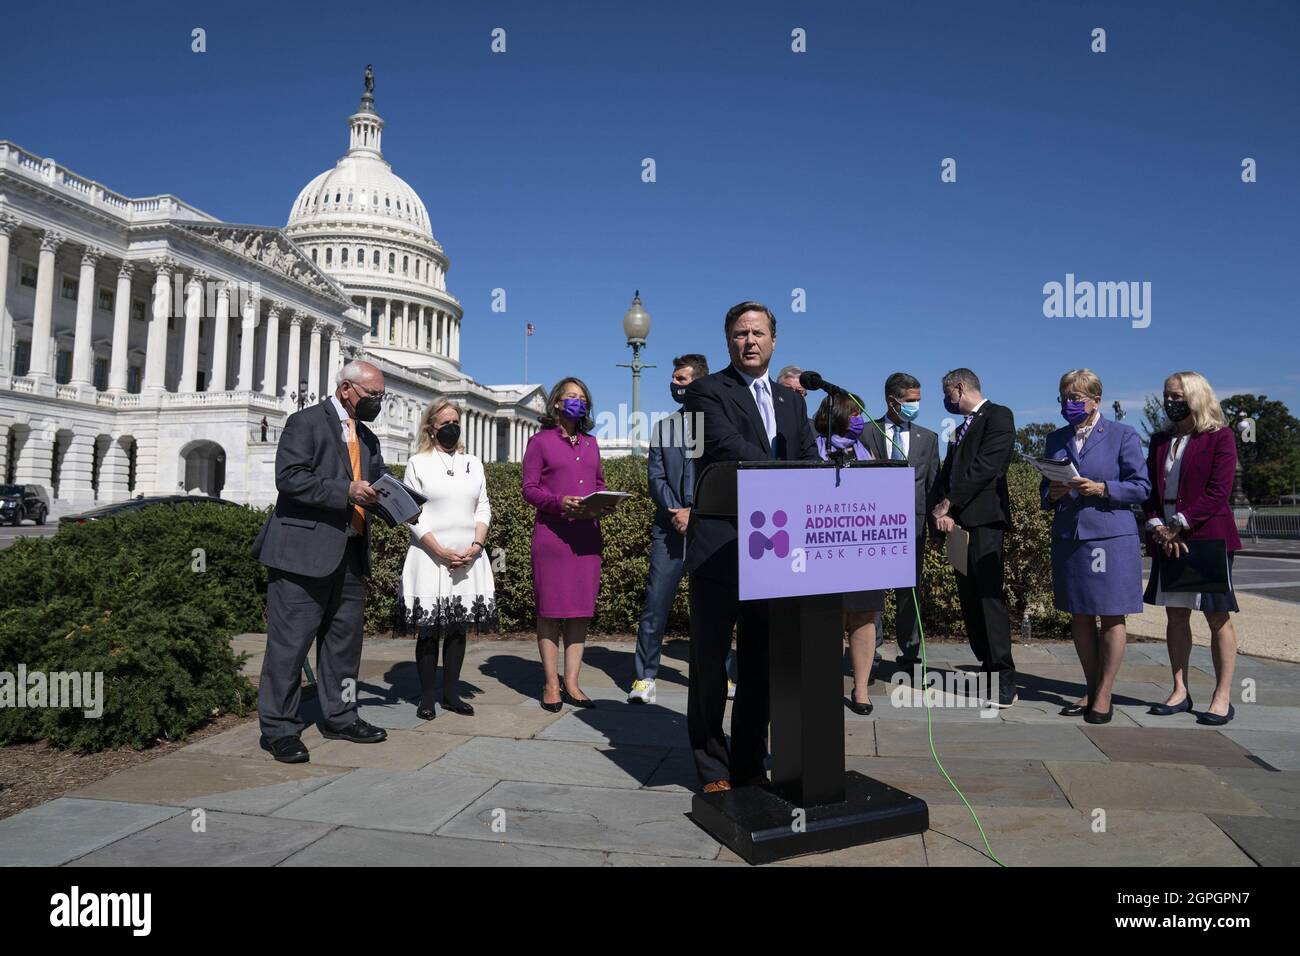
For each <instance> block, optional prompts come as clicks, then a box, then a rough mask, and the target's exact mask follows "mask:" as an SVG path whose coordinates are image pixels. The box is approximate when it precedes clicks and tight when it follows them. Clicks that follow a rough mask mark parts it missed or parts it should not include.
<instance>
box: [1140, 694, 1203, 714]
mask: <svg viewBox="0 0 1300 956" xmlns="http://www.w3.org/2000/svg"><path fill="white" fill-rule="evenodd" d="M1191 710H1192V694H1191V691H1188V692H1187V694H1186V696H1184V697H1183V702H1182V703H1181V704H1173V705H1170V704H1152V705H1151V709H1150V710H1148V711H1147V713H1148V714H1154V715H1155V716H1157V717H1168V716H1170V715H1171V714H1188V713H1191Z"/></svg>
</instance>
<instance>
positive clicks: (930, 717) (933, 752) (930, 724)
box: [828, 391, 1006, 869]
mask: <svg viewBox="0 0 1300 956" xmlns="http://www.w3.org/2000/svg"><path fill="white" fill-rule="evenodd" d="M844 394H845V395H847V396H849V398H851V399H853V403H854V404H855V405H857V406H858V408H859V409H860V410H861V411H862V414H863V415H864V416H866V419H867V421H869V422H871V424H873V425H875V426H876V430H877V431H879V432H880V434H881V436H882V437H883V438H884V439H885V441H887V442H889V443H890V444H892V445H894V447H895V448H898V450H899V451H900V452H901V451H903V449H902V447H901V446H900V445H899V444H898V443H897V442H895V441H894V440H893V439H892V438H890V437H889V435H888V434H887V433H886V432H885V430H884V429H883V428H881V427H880V422H878V421H876V420H875V419H874V418H872V417H871V413H870V412H868V411H867V410H866V408H865V407H864V406H863V404H862V403H861V402H860V401H858V397H857V396H856V395H854V394H853V393H852V392H848V391H846V392H845V393H844ZM828 444H829V442H828ZM903 459H904V460H906V459H907V455H903ZM917 537H918V539H919V537H920V534H919V533H918V535H917ZM908 590H910V591H911V592H912V606H913V607H914V608H916V629H917V630H918V631H919V632H920V634H921V701H922V703H924V704H925V730H926V734H927V735H928V736H929V738H930V756H931V757H933V758H934V765H935V766H936V767H938V768H939V772H940V773H941V774H943V779H944V780H947V781H948V786H950V787H952V789H953V792H955V793H956V794H957V796H959V797H960V798H961V802H962V803H963V804H964V805H965V806H966V809H967V811H969V812H970V816H971V819H972V820H974V821H975V828H976V829H977V830H979V832H980V839H981V840H983V841H984V849H985V850H987V851H988V856H989V859H990V860H992V861H993V862H994V863H996V864H997V865H998V866H1000V867H1003V868H1004V869H1005V868H1006V864H1005V863H1003V862H1002V861H1001V860H999V859H998V855H997V854H996V853H994V852H993V847H992V846H990V845H989V838H988V835H987V834H986V833H985V832H984V824H982V823H980V818H979V816H978V815H977V814H976V813H975V808H974V807H972V806H971V805H970V801H969V800H967V799H966V794H964V793H962V792H961V788H960V787H958V786H957V784H956V783H954V782H953V779H952V777H950V776H948V771H947V770H946V769H944V766H943V762H942V761H941V760H940V759H939V751H938V750H937V749H936V748H935V746H934V714H933V713H932V712H931V709H930V701H929V699H928V698H927V697H926V696H925V674H926V666H927V662H926V652H925V625H924V624H922V623H921V602H920V601H919V600H918V599H917V597H916V588H915V587H912V588H909V589H908ZM877 643H879V635H877Z"/></svg>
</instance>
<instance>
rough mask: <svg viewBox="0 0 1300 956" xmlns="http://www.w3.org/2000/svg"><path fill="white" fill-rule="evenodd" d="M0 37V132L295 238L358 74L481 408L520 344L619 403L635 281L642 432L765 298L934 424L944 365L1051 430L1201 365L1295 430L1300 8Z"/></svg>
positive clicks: (70, 25)
mask: <svg viewBox="0 0 1300 956" xmlns="http://www.w3.org/2000/svg"><path fill="white" fill-rule="evenodd" d="M5 21H6V30H5V33H6V34H7V36H6V39H5V48H6V56H5V59H6V71H5V72H6V76H7V77H8V81H7V87H8V95H7V96H6V97H5V98H4V100H3V103H4V105H3V107H0V138H7V139H11V140H14V141H16V142H18V143H19V144H21V145H22V146H24V147H26V148H27V149H30V150H32V151H33V152H36V153H38V154H40V155H43V156H52V157H54V158H55V159H56V160H57V161H59V162H62V163H64V164H66V165H68V166H70V167H71V168H73V169H74V170H76V171H77V172H78V173H80V174H82V175H85V176H88V177H90V178H93V179H96V180H98V181H100V182H103V183H104V184H105V185H107V186H109V187H110V188H113V189H116V190H118V191H121V192H125V193H128V194H131V195H152V194H157V193H161V192H170V193H174V194H176V195H177V196H179V197H181V198H182V199H184V200H186V201H188V202H190V203H193V204H194V205H197V206H199V207H200V208H202V209H204V210H206V211H208V212H210V213H212V214H213V215H216V216H219V217H221V218H223V219H227V220H230V221H236V222H251V223H265V224H270V225H277V226H280V225H283V224H284V222H285V219H286V218H287V216H288V211H289V207H290V205H291V203H292V202H293V200H294V198H295V197H296V195H297V193H298V191H299V190H300V189H301V188H302V186H303V185H305V184H306V183H307V181H308V180H309V179H310V178H311V177H312V176H314V175H315V174H316V173H318V172H320V171H322V170H324V169H326V168H328V167H330V166H332V165H333V163H334V162H335V160H336V159H337V158H338V157H339V156H340V155H341V154H342V153H343V151H344V150H345V148H346V145H347V128H346V117H347V116H348V114H349V113H350V112H352V110H353V109H354V108H355V106H356V102H357V99H358V96H359V94H360V92H361V74H362V71H363V69H364V67H365V64H366V63H368V62H370V63H373V64H374V65H375V73H376V91H375V92H376V106H377V110H378V112H379V113H380V114H381V115H382V116H383V117H384V119H385V121H386V124H387V125H386V127H385V136H384V147H385V156H386V158H387V159H388V160H389V161H390V162H391V163H393V167H394V170H395V171H396V172H397V173H398V174H399V175H400V176H402V177H403V178H404V179H406V180H407V181H408V182H409V183H411V185H412V186H413V187H414V188H415V189H416V190H417V191H418V192H419V193H420V194H421V196H422V197H423V198H424V200H425V203H426V205H427V207H428V209H429V214H430V217H431V219H432V223H433V228H434V233H435V235H436V236H437V237H438V239H439V240H440V241H441V242H442V243H443V245H444V247H445V248H446V250H447V252H448V254H449V256H450V257H451V271H450V273H449V275H448V286H449V288H450V290H451V291H452V292H453V294H455V295H456V296H457V297H458V298H459V299H460V300H461V302H462V304H463V305H464V308H465V325H464V330H463V335H462V360H463V364H464V366H465V367H466V369H467V370H468V371H469V372H470V373H471V374H473V375H474V376H475V377H476V378H478V379H479V380H480V381H484V382H517V381H519V380H520V379H521V377H522V343H523V331H522V330H523V325H524V323H525V322H533V323H534V324H535V325H536V326H537V327H538V334H537V335H536V336H535V337H533V338H532V339H531V341H530V346H529V379H530V381H534V382H542V383H544V384H548V385H549V384H550V383H551V382H552V381H553V380H554V379H556V378H557V377H559V376H561V375H564V374H577V375H579V376H581V377H583V378H584V379H585V380H586V381H587V382H588V384H589V385H590V386H591V387H592V389H593V392H594V397H595V400H596V404H597V408H598V410H599V409H600V408H611V407H612V406H614V405H616V404H617V403H619V402H626V401H630V392H631V387H630V377H629V373H628V372H627V370H625V369H620V368H617V367H616V363H618V362H626V361H628V360H629V356H630V351H629V350H628V348H627V346H626V344H625V342H624V339H623V336H622V331H621V317H622V313H623V311H624V310H625V309H626V308H627V306H628V304H629V301H630V298H631V295H632V292H633V290H634V289H638V288H639V289H640V290H641V292H642V297H643V299H644V300H645V305H646V308H647V309H648V310H649V311H650V313H651V315H652V316H653V321H654V324H653V328H652V331H651V334H650V346H649V349H648V352H647V353H646V360H647V361H649V362H654V363H657V365H658V366H659V367H658V368H657V369H652V370H650V371H648V372H647V373H646V374H647V376H648V379H647V380H646V382H645V384H644V386H643V396H644V399H643V401H644V402H645V404H646V406H647V407H648V408H649V409H664V408H667V407H669V399H668V391H667V378H668V375H669V374H670V372H671V362H670V360H671V358H672V356H674V355H676V354H679V353H681V352H687V351H703V352H704V353H705V354H707V355H708V356H709V358H710V360H711V361H712V362H713V363H714V364H715V366H718V367H720V366H721V365H722V364H725V361H726V353H725V346H724V342H723V334H722V327H721V326H722V316H723V314H724V313H725V311H726V309H727V307H728V306H730V305H731V304H733V303H734V302H736V301H738V300H740V299H743V298H757V299H761V300H764V301H766V302H768V303H769V304H770V305H771V306H772V308H773V309H774V310H775V311H776V313H777V317H778V321H779V325H778V335H777V351H776V356H775V360H774V364H775V365H781V364H785V363H787V362H795V363H798V364H799V365H802V366H803V367H805V368H816V369H818V370H820V371H821V372H822V373H823V375H824V376H825V377H826V378H827V379H830V380H831V381H835V382H837V383H839V384H843V385H847V386H850V387H853V388H855V389H857V390H859V391H861V392H862V394H863V395H864V397H866V398H867V399H868V403H869V405H870V406H871V407H873V408H878V407H879V404H880V393H881V385H882V383H883V380H884V378H885V376H886V375H888V374H889V373H890V372H892V371H895V370H899V369H903V370H907V371H911V372H912V373H913V374H915V375H917V377H918V378H920V379H921V381H922V383H923V389H924V391H923V401H922V406H923V411H922V417H921V421H922V423H924V424H928V425H931V426H938V425H939V424H940V420H941V419H942V417H943V412H942V409H941V407H940V398H941V396H940V394H939V390H938V387H937V385H938V380H939V378H940V377H941V375H942V373H943V372H944V371H946V370H947V369H949V368H952V367H955V366H959V365H966V366H970V367H971V368H974V369H975V370H976V371H977V372H978V373H979V374H980V376H981V378H982V379H983V380H984V384H985V392H986V394H988V395H989V397H991V398H993V399H995V400H997V401H1001V402H1003V403H1005V404H1008V405H1010V406H1011V407H1012V408H1013V409H1015V410H1016V412H1017V419H1018V421H1020V422H1021V423H1024V422H1027V421H1031V420H1039V421H1041V420H1059V419H1057V418H1056V410H1055V407H1054V405H1053V400H1054V397H1055V395H1056V382H1057V378H1058V377H1059V375H1060V373H1061V372H1063V371H1065V370H1066V369H1068V368H1073V367H1077V366H1084V365H1086V366H1089V367H1091V368H1093V369H1094V370H1095V371H1097V372H1098V374H1099V375H1100V376H1101V378H1102V380H1103V382H1104V384H1105V391H1106V394H1105V400H1106V402H1107V404H1109V402H1110V400H1111V399H1113V398H1119V399H1121V400H1122V401H1124V402H1125V403H1126V405H1129V406H1130V407H1132V408H1133V410H1134V411H1136V408H1135V407H1134V406H1133V404H1132V403H1134V402H1137V401H1140V398H1141V396H1142V395H1144V394H1147V393H1150V392H1153V391H1156V390H1158V389H1159V387H1160V383H1161V381H1162V379H1163V377H1164V375H1165V374H1166V373H1168V372H1170V371H1173V370H1177V369H1181V368H1194V369H1197V370H1199V371H1201V372H1203V373H1204V374H1206V375H1207V376H1208V377H1209V379H1210V380H1211V382H1212V383H1213V384H1214V385H1215V387H1216V389H1218V391H1219V394H1220V395H1221V396H1224V395H1227V394H1229V393H1231V392H1235V391H1242V390H1249V391H1254V392H1264V393H1267V394H1268V395H1269V396H1271V397H1274V398H1279V399H1282V400H1283V401H1286V402H1287V403H1288V404H1289V405H1290V406H1291V407H1292V409H1293V411H1294V410H1296V409H1300V370H1298V369H1297V368H1296V365H1295V357H1296V355H1297V352H1298V350H1297V349H1296V347H1295V343H1296V339H1297V336H1296V332H1295V320H1296V295H1295V287H1296V282H1297V276H1298V274H1300V270H1297V262H1298V261H1300V241H1298V240H1297V234H1298V232H1300V225H1298V224H1300V168H1297V167H1298V164H1300V124H1297V117H1298V116H1300V83H1297V82H1296V79H1297V70H1296V64H1297V61H1298V60H1300V57H1297V53H1298V52H1300V4H1295V3H1291V2H1283V0H1277V2H1269V0H1260V2H1251V3H1228V2H1223V3H1207V2H1195V0H1192V2H1183V0H1178V2H1160V3H1156V2H1152V3H1128V2H1125V3H1107V2H1090V3H1086V4H1085V3H1075V2H1054V0H1035V2H1029V0H1026V2H1005V3H997V2H993V3H981V4H975V3H956V2H950V3H930V2H904V0H890V2H877V0H871V2H865V0H860V2H853V3H822V2H819V3H809V4H792V3H749V4H728V3H713V4H700V3H693V4H678V3H673V2H657V3H654V4H628V3H610V4H598V3H544V2H537V0H534V2H521V3H493V2H463V3H437V4H426V3H421V4H415V3H412V4H384V3H379V2H370V3H364V4H357V3H333V2H328V0H321V2H316V3H312V4H310V5H306V4H276V5H272V4H266V3H262V4H246V3H220V4H218V3H199V4H175V3H167V4H143V3H137V4H123V5H120V6H117V5H114V6H110V5H104V4H102V3H96V4H80V3H71V4H64V5H61V6H60V8H59V14H58V17H57V22H56V20H54V19H52V18H51V13H50V11H49V10H47V9H44V8H42V7H39V6H37V5H31V4H23V5H15V6H14V8H13V9H10V10H7V11H6V13H5ZM196 26H198V27H203V28H204V29H205V30H206V31H207V44H208V52H206V53H204V54H194V53H192V52H191V51H190V30H191V29H192V28H193V27H196ZM495 27H502V28H504V29H505V30H506V42H507V52H506V53H505V54H498V55H494V54H492V53H491V52H490V49H489V42H490V31H491V30H492V29H493V28H495ZM796 27H800V28H803V29H805V30H806V31H807V45H808V52H807V53H805V54H795V53H793V52H791V49H790V45H791V36H790V34H791V30H793V29H794V28H796ZM1094 27H1102V28H1104V29H1105V30H1106V34H1107V35H1106V41H1107V51H1106V52H1105V53H1101V54H1098V53H1093V52H1091V50H1090V44H1091V36H1090V35H1091V31H1092V30H1093V28H1094ZM646 157H651V158H653V159H654V160H655V163H656V172H657V182H654V183H644V182H642V181H641V169H642V166H641V164H642V160H643V159H644V158H646ZM946 157H952V158H954V159H955V160H956V162H957V181H956V182H955V183H942V182H940V163H941V161H942V160H943V159H944V158H946ZM1245 157H1252V158H1254V159H1255V160H1256V161H1257V163H1258V182H1256V183H1253V184H1249V185H1248V184H1243V183H1242V182H1241V162H1242V160H1243V158H1245ZM1067 273H1073V274H1074V275H1075V276H1076V277H1077V278H1078V279H1079V280H1092V281H1106V282H1120V281H1137V282H1150V283H1151V287H1152V301H1151V324H1150V326H1149V327H1147V328H1144V329H1139V328H1133V327H1132V325H1131V323H1130V321H1129V320H1127V319H1098V318H1092V319H1080V318H1073V319H1065V318H1055V319H1049V318H1045V317H1044V315H1043V299H1044V296H1043V292H1042V289H1043V285H1044V283H1046V282H1050V281H1060V282H1063V281H1064V280H1065V276H1066V274H1067ZM497 287H500V288H504V289H505V290H506V293H507V302H508V311H507V312H506V313H505V314H504V315H503V314H499V313H493V312H491V311H490V310H489V304H490V297H491V293H492V290H493V289H494V288H497ZM795 288H801V289H804V290H806V297H807V311H806V312H803V313H795V312H792V310H791V294H792V292H791V290H793V289H795Z"/></svg>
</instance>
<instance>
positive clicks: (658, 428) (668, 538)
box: [627, 354, 709, 704]
mask: <svg viewBox="0 0 1300 956" xmlns="http://www.w3.org/2000/svg"><path fill="white" fill-rule="evenodd" d="M708 374H709V360H708V359H706V358H705V357H704V356H703V355H698V354H691V355H679V356H678V357H677V358H675V359H673V377H672V382H671V386H670V387H671V389H672V397H673V401H675V402H681V403H685V401H686V388H687V386H688V385H690V384H691V382H693V381H695V380H696V379H697V378H700V377H701V376H704V375H708ZM702 438H703V436H702V435H697V434H694V433H693V431H692V429H691V420H690V419H689V418H688V417H687V415H686V413H685V412H684V411H683V410H682V409H680V408H679V409H677V410H676V411H674V412H673V413H672V414H671V415H667V416H665V417H664V418H662V419H660V420H659V422H658V423H657V424H656V425H655V429H654V434H653V436H652V437H651V440H650V448H649V450H648V452H647V455H646V479H647V484H648V486H649V489H650V497H651V498H652V499H654V503H655V522H654V526H653V527H652V528H651V532H650V573H649V576H648V577H647V579H646V586H645V607H644V608H643V609H642V611H641V622H640V624H639V626H638V627H637V634H636V660H635V664H636V679H635V680H634V681H633V682H632V691H631V693H629V694H628V695H627V702H628V703H629V704H653V703H654V702H655V678H656V676H657V675H658V673H659V656H660V653H661V652H662V650H663V645H664V627H665V625H666V624H667V623H668V613H669V612H670V611H671V610H672V607H673V599H674V598H676V597H677V588H678V585H680V584H681V583H682V575H684V574H685V573H686V563H685V553H684V550H685V544H686V538H685V536H684V534H685V531H686V526H687V524H688V523H689V522H690V517H691V504H692V503H693V502H694V500H695V458H696V456H697V455H698V454H699V443H700V441H701V440H702Z"/></svg>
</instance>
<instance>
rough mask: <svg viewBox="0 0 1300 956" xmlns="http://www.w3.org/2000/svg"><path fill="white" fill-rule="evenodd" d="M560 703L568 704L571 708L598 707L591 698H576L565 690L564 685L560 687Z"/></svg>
mask: <svg viewBox="0 0 1300 956" xmlns="http://www.w3.org/2000/svg"><path fill="white" fill-rule="evenodd" d="M560 703H563V704H568V705H569V706H570V707H595V706H596V702H595V701H594V700H592V699H591V698H590V697H574V696H573V695H572V694H570V693H569V692H568V691H567V690H565V689H564V685H563V684H561V685H560Z"/></svg>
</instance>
